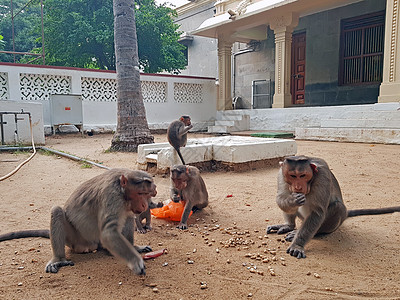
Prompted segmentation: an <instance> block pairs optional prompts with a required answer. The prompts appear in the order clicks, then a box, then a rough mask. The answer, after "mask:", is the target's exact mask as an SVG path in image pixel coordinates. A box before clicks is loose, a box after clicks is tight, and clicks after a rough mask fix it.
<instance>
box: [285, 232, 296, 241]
mask: <svg viewBox="0 0 400 300" xmlns="http://www.w3.org/2000/svg"><path fill="white" fill-rule="evenodd" d="M296 233H297V230H293V231H291V232H289V233H288V234H287V235H286V236H285V241H286V242H292V241H293V239H294V236H295V235H296Z"/></svg>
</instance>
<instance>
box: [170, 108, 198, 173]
mask: <svg viewBox="0 0 400 300" xmlns="http://www.w3.org/2000/svg"><path fill="white" fill-rule="evenodd" d="M192 127H193V125H192V123H191V121H190V117H189V116H181V117H180V118H179V120H175V121H173V122H172V123H171V124H169V126H168V129H167V138H168V142H169V143H170V144H171V146H172V147H173V148H174V149H175V150H176V152H177V153H178V155H179V158H180V159H181V161H182V164H183V165H185V160H184V159H183V156H182V154H181V151H180V147H185V146H186V142H187V133H188V131H189V130H190V129H191V128H192Z"/></svg>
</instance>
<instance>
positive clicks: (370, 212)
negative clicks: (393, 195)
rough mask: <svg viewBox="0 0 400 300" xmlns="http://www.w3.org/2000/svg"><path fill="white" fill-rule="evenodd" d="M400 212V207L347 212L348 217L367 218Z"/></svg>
mask: <svg viewBox="0 0 400 300" xmlns="http://www.w3.org/2000/svg"><path fill="white" fill-rule="evenodd" d="M397 211H399V212H400V206H392V207H383V208H371V209H352V210H349V211H347V217H356V216H365V215H382V214H391V213H394V212H397Z"/></svg>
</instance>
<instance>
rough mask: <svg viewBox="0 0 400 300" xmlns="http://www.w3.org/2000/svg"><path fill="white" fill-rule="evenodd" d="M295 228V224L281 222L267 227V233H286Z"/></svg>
mask: <svg viewBox="0 0 400 300" xmlns="http://www.w3.org/2000/svg"><path fill="white" fill-rule="evenodd" d="M293 230H294V225H289V224H280V225H271V226H268V227H267V233H277V234H284V233H287V232H290V231H293Z"/></svg>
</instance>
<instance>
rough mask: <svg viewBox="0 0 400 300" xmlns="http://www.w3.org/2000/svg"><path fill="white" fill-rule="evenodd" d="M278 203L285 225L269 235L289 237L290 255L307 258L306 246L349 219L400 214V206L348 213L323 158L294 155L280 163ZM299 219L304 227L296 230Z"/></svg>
mask: <svg viewBox="0 0 400 300" xmlns="http://www.w3.org/2000/svg"><path fill="white" fill-rule="evenodd" d="M280 165H281V168H280V170H279V173H278V192H277V196H276V202H277V204H278V206H279V208H280V209H281V210H282V211H283V215H284V220H285V224H280V225H272V226H268V227H267V233H277V234H285V233H287V236H286V238H285V240H286V241H289V242H292V243H291V245H290V246H289V248H288V249H287V251H286V252H287V253H289V254H290V255H291V256H294V257H297V258H305V257H306V255H305V250H304V247H305V245H306V244H307V243H308V242H309V241H310V240H311V239H312V238H313V237H314V236H315V235H316V234H327V233H332V232H334V231H335V230H336V229H338V228H339V226H340V225H341V224H342V223H343V222H344V220H346V218H348V217H354V216H360V215H375V214H386V213H393V212H398V211H400V206H395V207H386V208H376V209H357V210H347V208H346V206H345V205H344V203H343V197H342V192H341V190H340V186H339V183H338V181H337V179H336V177H335V175H333V173H332V172H331V170H330V169H329V166H328V164H327V163H326V162H325V161H324V160H323V159H320V158H313V157H307V156H290V157H287V158H285V160H284V161H283V162H281V163H280ZM296 217H299V218H300V219H301V220H302V225H301V227H300V228H299V229H298V230H295V226H296V224H295V220H296Z"/></svg>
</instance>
